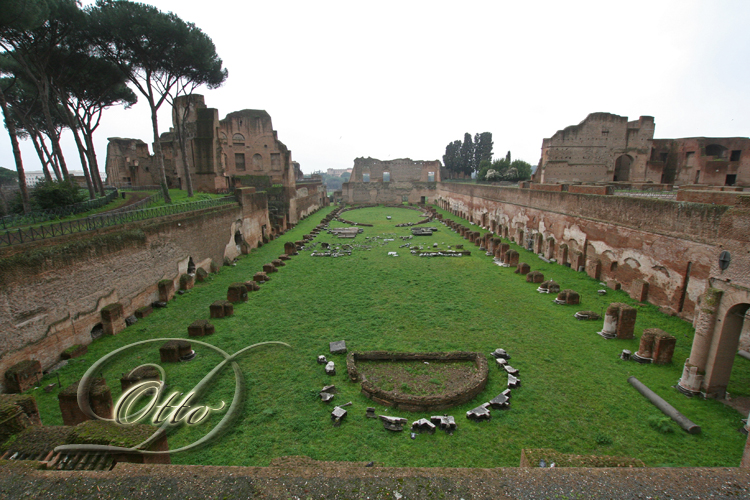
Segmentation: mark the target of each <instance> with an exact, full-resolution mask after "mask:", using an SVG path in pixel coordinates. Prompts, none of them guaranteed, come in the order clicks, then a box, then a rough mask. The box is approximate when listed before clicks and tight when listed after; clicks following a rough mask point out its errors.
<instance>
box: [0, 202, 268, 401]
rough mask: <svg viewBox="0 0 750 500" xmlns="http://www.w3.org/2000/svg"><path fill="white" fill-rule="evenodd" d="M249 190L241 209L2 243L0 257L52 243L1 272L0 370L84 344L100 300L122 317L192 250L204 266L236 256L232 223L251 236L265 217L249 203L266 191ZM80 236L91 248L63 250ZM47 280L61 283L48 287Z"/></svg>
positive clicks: (52, 358) (52, 359)
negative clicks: (42, 254) (22, 242)
mask: <svg viewBox="0 0 750 500" xmlns="http://www.w3.org/2000/svg"><path fill="white" fill-rule="evenodd" d="M254 197H255V198H257V200H256V199H255V198H254ZM249 198H252V200H246V201H247V203H248V205H247V207H245V208H246V209H247V210H245V208H243V207H238V206H237V205H231V206H228V207H225V208H221V209H218V210H215V209H210V210H202V211H198V212H193V213H189V214H178V215H174V216H168V217H161V218H158V219H153V220H149V221H146V222H140V223H132V224H127V225H124V226H118V227H114V228H106V229H100V230H96V231H91V232H85V233H77V234H74V235H68V236H63V237H60V238H54V239H49V240H42V241H38V242H33V243H28V244H25V245H19V246H13V247H8V248H3V249H0V260H2V259H4V258H10V257H12V256H13V255H16V254H19V255H22V254H23V253H24V252H30V253H31V252H45V248H47V247H56V248H54V249H52V251H50V252H49V256H48V257H47V258H45V259H43V260H42V261H34V260H33V259H31V260H29V262H28V264H23V263H20V264H14V265H13V266H11V267H10V268H8V269H6V270H5V271H4V272H3V273H2V274H1V275H0V344H2V345H3V351H2V357H0V373H4V372H5V371H6V370H7V369H8V368H9V367H11V366H13V365H14V364H16V363H18V362H20V361H23V360H24V359H30V358H34V359H38V360H39V361H40V363H41V365H42V368H43V369H46V368H47V367H49V366H51V365H53V364H54V363H57V362H58V361H59V359H60V358H59V356H60V353H61V352H63V351H64V350H65V349H67V348H68V347H70V346H72V345H74V344H81V345H88V344H89V343H91V330H92V328H94V326H95V325H97V324H98V323H103V322H102V318H101V314H100V312H101V310H102V309H103V308H104V307H105V306H107V305H109V304H112V303H114V302H119V303H120V304H122V307H123V314H122V317H123V318H125V317H128V316H130V315H131V314H133V313H134V312H135V311H136V310H137V309H139V308H141V307H144V306H147V305H150V304H151V303H152V302H154V301H157V300H159V290H158V286H157V283H158V282H159V281H160V280H161V279H164V278H165V277H168V278H169V279H170V281H172V282H173V283H174V280H175V279H177V277H178V276H180V275H181V274H183V273H185V272H187V264H188V260H189V258H190V257H192V258H193V261H194V262H195V264H196V266H198V267H203V268H206V269H208V268H210V266H211V262H212V261H214V262H222V261H223V260H224V257H225V256H228V257H230V258H234V257H235V256H236V255H237V250H236V245H235V242H234V234H235V232H236V231H237V230H239V231H240V232H241V234H242V237H243V238H244V239H245V240H247V241H249V242H250V243H251V244H254V243H255V242H256V241H257V240H258V239H259V238H260V234H261V226H262V225H263V224H267V223H268V220H267V215H266V213H267V212H265V210H264V211H254V210H255V209H257V208H258V207H259V206H262V207H264V208H265V207H266V202H265V200H266V198H265V194H263V193H257V194H255V195H250V196H249ZM251 201H252V203H254V205H253V204H252V203H251ZM238 220H240V221H241V222H240V223H238V222H237V221H238ZM85 244H90V245H91V246H90V249H88V248H87V249H86V250H85V251H75V250H70V251H66V248H68V247H70V248H74V247H73V246H72V245H85ZM51 283H59V284H64V286H55V287H54V293H50V289H51V288H50V284H51ZM0 382H2V381H1V380H0ZM1 389H2V388H0V390H1Z"/></svg>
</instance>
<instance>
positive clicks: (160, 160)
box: [149, 99, 172, 203]
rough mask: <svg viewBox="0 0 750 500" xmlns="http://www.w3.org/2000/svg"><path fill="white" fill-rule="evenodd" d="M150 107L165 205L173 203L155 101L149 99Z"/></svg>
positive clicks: (155, 153) (155, 151) (157, 166)
mask: <svg viewBox="0 0 750 500" xmlns="http://www.w3.org/2000/svg"><path fill="white" fill-rule="evenodd" d="M149 105H150V106H151V126H152V127H153V129H154V156H155V157H156V169H157V170H158V171H159V183H160V184H161V190H162V192H163V193H164V203H172V198H171V197H170V196H169V188H168V187H167V176H166V174H165V173H164V155H163V154H162V152H161V142H159V122H158V120H157V119H156V111H157V110H156V106H155V105H154V102H153V99H149Z"/></svg>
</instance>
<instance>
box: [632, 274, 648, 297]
mask: <svg viewBox="0 0 750 500" xmlns="http://www.w3.org/2000/svg"><path fill="white" fill-rule="evenodd" d="M648 287H649V284H648V281H644V280H640V279H638V280H633V284H632V285H630V297H631V298H632V299H633V300H637V301H638V302H646V301H647V300H648Z"/></svg>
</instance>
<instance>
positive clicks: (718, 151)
mask: <svg viewBox="0 0 750 500" xmlns="http://www.w3.org/2000/svg"><path fill="white" fill-rule="evenodd" d="M706 156H713V157H715V158H726V157H727V148H725V147H724V146H722V145H720V144H709V145H708V146H706Z"/></svg>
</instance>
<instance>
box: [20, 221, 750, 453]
mask: <svg viewBox="0 0 750 500" xmlns="http://www.w3.org/2000/svg"><path fill="white" fill-rule="evenodd" d="M328 210H330V209H326V210H324V211H320V212H318V213H316V214H314V215H312V216H311V217H310V218H308V219H307V220H305V221H303V222H302V223H301V224H299V225H298V226H297V227H296V228H295V229H294V230H293V231H291V232H289V233H287V234H286V235H284V236H283V237H282V238H280V239H278V240H275V241H273V242H271V243H269V244H267V245H264V246H263V247H262V248H260V249H257V250H254V251H253V252H252V253H251V254H250V255H248V256H244V257H242V258H241V259H240V260H239V262H238V263H237V265H236V266H235V267H225V268H223V269H222V270H221V272H220V273H219V274H217V275H211V276H210V279H209V281H208V282H206V283H203V284H198V285H196V287H195V288H194V289H193V290H192V291H190V292H189V293H187V294H185V295H183V296H178V297H176V298H175V300H174V301H172V302H170V303H169V305H168V307H167V308H165V309H160V310H155V311H154V313H153V314H152V315H151V316H150V317H148V318H146V319H144V320H141V321H139V322H138V323H137V324H136V325H134V326H132V327H129V328H127V329H126V330H125V331H124V332H122V333H120V334H119V335H117V336H115V337H108V338H103V339H100V340H97V341H95V342H94V343H93V344H92V345H91V346H90V347H89V354H88V355H86V356H85V357H84V358H80V359H76V360H73V361H72V362H71V363H70V364H69V365H68V366H66V367H65V368H63V369H61V370H60V372H59V374H60V378H61V380H62V383H63V385H67V384H70V383H72V382H74V381H75V380H76V379H77V378H79V377H80V376H81V375H82V374H83V373H84V371H85V370H86V369H87V368H88V367H89V366H91V364H92V363H93V362H94V361H96V360H98V359H99V358H101V357H102V356H104V355H105V354H107V353H109V352H111V351H113V350H114V349H116V348H117V347H120V346H124V345H126V344H129V343H132V342H135V341H138V340H144V339H151V338H163V337H183V338H186V337H187V326H188V325H189V324H190V323H191V322H192V321H194V320H196V319H207V318H208V316H209V314H208V306H209V304H211V303H212V302H213V301H215V300H218V299H224V298H226V289H227V287H228V285H229V284H230V283H232V282H235V281H241V280H242V281H244V280H247V279H250V278H251V277H252V275H253V274H254V273H255V272H257V271H260V270H261V267H262V265H263V264H265V263H268V262H270V261H271V260H273V259H275V258H277V257H278V256H279V254H281V253H283V243H284V242H285V241H294V240H299V239H301V237H302V235H303V234H306V233H308V232H309V231H310V230H311V229H312V228H313V227H314V226H315V225H316V224H317V223H319V221H320V220H321V219H322V217H323V216H324V215H325V213H327V211H328ZM441 213H443V214H444V215H446V212H442V211H441ZM386 215H391V216H392V220H391V221H387V220H386ZM451 217H452V216H451ZM345 218H346V219H349V220H353V221H357V222H365V223H371V224H374V225H375V226H374V227H366V228H364V233H363V234H360V235H358V236H357V238H356V239H355V240H354V241H353V243H354V244H355V245H366V244H369V243H368V241H367V240H366V239H365V238H366V237H368V236H377V235H380V236H382V235H384V234H390V235H392V236H390V237H395V238H396V240H395V241H392V242H389V243H386V244H382V239H381V240H378V242H377V243H373V244H372V249H371V250H369V251H367V250H355V251H354V253H353V255H351V256H349V257H339V258H326V257H311V256H310V255H309V252H302V253H301V254H300V255H299V256H296V257H293V259H292V260H291V261H288V262H287V265H286V266H285V267H283V268H281V269H280V271H279V272H278V273H273V274H272V275H271V278H272V279H271V281H270V282H268V283H266V284H264V285H262V287H261V290H260V291H258V292H252V293H251V294H250V297H249V301H248V302H246V303H242V304H236V305H235V314H234V316H232V317H230V318H225V319H217V320H212V322H213V324H214V325H215V326H216V333H215V335H213V336H211V337H205V338H203V339H201V340H203V341H205V342H208V343H211V344H212V345H215V346H218V347H220V348H221V349H223V350H224V351H226V352H227V353H229V354H232V353H235V352H237V351H239V350H240V349H242V348H243V347H245V346H248V345H251V344H253V343H256V342H262V341H269V340H276V341H283V342H287V343H289V344H290V345H291V346H292V348H291V349H288V348H284V347H278V346H269V347H262V348H259V349H258V350H255V351H252V352H249V353H247V354H245V355H243V357H242V358H240V359H239V360H238V364H239V368H240V369H241V372H242V374H243V376H244V381H245V386H244V388H243V391H242V392H243V394H244V401H243V402H242V413H241V415H240V417H239V418H238V419H237V420H236V421H235V422H233V424H232V425H231V427H230V430H229V432H227V433H226V434H225V435H223V436H222V437H220V438H219V439H216V440H214V441H212V442H211V443H210V444H208V445H206V446H205V447H203V448H200V449H198V450H193V451H188V452H184V453H178V454H174V455H173V456H172V461H173V463H185V464H210V465H219V464H228V465H267V464H268V463H269V461H270V460H271V459H272V458H274V457H278V456H284V455H307V456H309V457H312V458H313V459H317V460H350V461H376V462H378V463H382V464H384V465H387V466H426V467H435V466H448V467H459V466H460V467H497V466H517V465H518V463H519V459H520V452H521V449H522V448H554V449H556V450H557V451H560V452H564V453H577V454H596V455H615V456H630V457H634V458H639V459H642V460H643V461H644V462H646V464H647V465H649V466H732V467H734V466H737V465H738V464H739V461H740V457H741V455H742V450H743V447H744V443H745V440H746V437H745V436H744V435H742V434H740V433H739V432H738V429H739V428H740V426H741V424H740V418H741V416H740V415H739V414H738V413H737V412H735V411H734V410H732V409H730V408H728V407H726V406H724V405H722V404H721V403H720V402H717V401H713V400H708V401H704V400H701V399H700V398H692V399H689V398H686V397H685V396H683V395H681V394H679V393H678V392H677V391H676V390H675V389H673V388H672V387H671V386H673V385H674V384H675V383H676V382H677V380H678V378H679V377H680V375H681V371H682V364H683V362H684V360H685V358H686V357H687V356H688V354H689V352H690V346H691V342H692V336H693V329H692V327H691V325H690V324H688V323H686V322H684V321H681V320H679V319H676V318H671V317H667V316H665V315H663V314H661V313H659V312H658V310H657V308H655V307H653V306H651V305H639V306H637V307H638V320H637V323H636V336H637V337H640V334H641V332H642V331H643V329H644V328H651V327H657V328H661V329H663V330H666V331H668V332H670V333H672V334H674V335H675V336H676V337H677V348H676V351H675V355H674V360H675V362H674V363H673V364H672V365H669V366H652V365H640V364H637V363H635V362H625V361H621V360H620V359H619V358H618V355H619V353H620V352H621V351H622V349H630V350H631V351H636V350H637V349H638V340H637V339H636V340H631V341H618V340H609V341H608V340H604V339H603V338H601V337H600V336H598V335H597V334H596V332H597V331H599V330H601V327H602V324H601V321H596V322H586V321H578V320H576V319H574V317H573V314H574V313H575V312H576V311H577V310H583V309H590V310H594V311H597V312H603V311H604V310H605V309H606V307H607V305H608V304H609V303H611V302H627V303H630V304H634V302H633V301H632V300H631V299H630V298H629V297H628V296H627V294H626V293H625V292H622V291H612V290H610V291H609V293H608V294H607V295H606V296H604V297H600V296H599V295H598V294H597V290H598V289H600V288H602V287H601V286H600V285H599V283H598V282H596V281H593V280H591V279H589V278H588V276H586V274H585V273H578V272H575V271H573V270H571V269H569V268H567V267H563V266H559V265H556V264H547V263H545V262H544V261H542V260H540V259H539V258H538V257H537V256H536V255H534V254H532V253H530V252H527V251H525V250H523V249H521V248H520V247H518V246H516V245H513V244H511V246H512V248H515V249H516V250H518V251H519V253H520V254H521V260H522V261H524V262H528V263H529V264H530V265H531V269H532V270H536V271H541V272H542V273H544V275H545V278H547V279H549V278H553V279H555V280H556V281H557V282H559V283H560V284H561V285H562V287H563V288H571V289H573V290H575V291H577V292H579V293H580V294H581V297H582V303H581V305H580V306H560V305H556V304H554V303H553V302H552V300H553V298H554V297H553V296H551V295H546V294H539V293H537V292H536V287H537V285H532V284H530V283H526V282H525V279H524V277H521V276H519V275H517V274H514V273H513V269H509V268H501V267H498V266H496V265H494V264H493V263H492V259H491V258H490V257H487V256H485V255H484V254H483V252H480V251H479V249H478V247H475V246H473V245H470V244H469V243H468V241H465V240H463V239H461V238H460V237H459V236H458V235H457V234H455V233H453V232H451V231H450V230H448V229H447V228H446V227H444V226H443V225H442V224H439V223H438V222H437V221H435V224H434V225H436V226H437V227H438V228H439V232H437V233H435V234H434V235H433V236H431V237H415V238H414V239H413V240H411V241H410V243H412V244H420V243H421V244H423V245H430V246H431V245H432V244H433V243H435V242H437V243H438V244H440V245H441V247H442V248H445V246H446V245H455V244H464V245H465V247H466V248H469V249H471V250H472V255H471V256H470V257H460V258H459V257H450V258H448V257H445V258H424V257H416V256H413V255H411V254H410V253H409V251H408V248H399V246H400V245H402V244H403V242H402V241H401V240H400V239H399V238H398V236H402V235H408V234H410V231H409V228H396V227H395V225H396V224H398V223H402V222H407V221H417V220H419V219H420V214H419V213H418V212H416V211H413V210H408V209H394V208H383V207H379V208H367V209H360V210H355V211H351V212H347V213H346V214H345ZM453 218H455V217H453ZM463 223H464V224H468V223H467V222H466V221H463ZM334 225H341V224H334ZM384 237H388V236H384ZM316 241H320V242H322V241H327V242H331V243H334V242H335V243H340V242H343V243H352V240H338V239H334V238H333V236H331V235H328V234H321V235H320V236H319V237H318V238H317V239H316ZM389 251H396V252H398V253H399V257H389V256H388V255H387V253H388V252H389ZM341 339H346V341H347V346H348V348H349V350H361V351H367V350H393V351H403V352H408V351H419V352H434V351H452V350H463V351H478V352H481V353H489V352H491V351H492V350H494V349H495V348H498V347H502V348H504V349H506V350H507V351H508V353H509V354H510V355H511V361H510V362H511V364H512V365H513V366H514V367H516V368H518V369H519V370H520V378H521V380H522V387H521V388H519V389H515V390H513V398H512V401H511V409H510V410H507V411H493V413H492V415H493V417H492V420H491V421H488V422H481V423H475V422H472V421H469V420H467V419H466V418H465V412H466V411H467V410H470V409H471V408H473V407H475V406H477V405H479V404H482V403H484V402H486V401H488V400H489V399H491V398H493V397H494V396H495V395H497V394H498V393H500V392H501V391H502V390H504V389H505V388H506V383H507V377H506V375H505V374H504V372H500V371H498V370H497V368H496V367H495V366H494V363H493V362H492V360H490V363H491V366H490V379H489V383H488V385H487V388H486V389H485V390H484V391H483V392H482V393H481V394H480V395H479V396H478V397H477V398H476V399H475V400H474V401H472V402H470V403H468V404H465V405H462V406H459V407H456V408H453V409H451V410H447V413H449V414H451V415H454V416H455V418H456V422H457V423H458V430H457V432H456V433H455V434H454V435H452V436H450V435H447V434H445V433H443V432H440V431H438V432H437V433H436V434H435V435H432V436H430V435H417V438H416V439H414V440H412V439H410V436H409V433H408V432H403V433H392V432H389V431H386V430H385V429H384V428H383V426H382V424H381V423H380V421H379V420H374V419H367V418H365V408H366V407H367V406H375V407H376V409H377V410H376V411H377V413H378V414H388V415H395V416H402V417H405V418H407V419H409V422H410V423H411V421H413V420H416V419H418V418H422V417H428V418H429V416H430V414H429V413H409V412H405V411H400V410H391V409H387V408H385V407H383V406H380V405H377V404H374V403H373V402H372V401H370V400H368V399H367V398H365V397H364V396H363V395H362V394H361V393H360V391H359V386H358V385H356V384H354V383H351V382H349V381H348V379H347V376H346V365H345V356H344V355H331V354H330V353H329V352H328V342H330V341H333V340H341ZM160 345H161V342H157V343H152V344H149V345H146V346H142V347H141V348H134V349H132V350H130V351H128V353H127V355H124V356H120V357H119V358H118V359H117V361H115V362H113V363H112V364H111V365H109V366H108V367H107V368H106V369H105V370H104V371H103V375H104V377H105V378H106V379H107V382H108V384H109V386H110V387H111V388H112V392H113V396H114V398H115V400H117V397H118V396H119V395H120V389H119V378H120V376H121V374H122V373H124V372H125V371H127V370H128V369H130V368H133V367H135V366H137V365H138V364H141V363H145V362H152V363H158V362H159V353H158V347H159V346H160ZM194 349H195V350H196V352H197V354H198V355H197V357H196V359H195V360H193V361H191V362H187V363H180V364H175V365H166V366H164V368H165V369H166V371H167V382H168V384H169V389H170V391H171V390H180V391H188V390H190V389H191V388H192V387H193V386H194V385H195V384H196V383H197V382H198V381H199V380H200V379H201V378H202V377H203V376H204V375H205V374H206V373H208V372H209V371H210V370H211V369H212V368H213V367H214V366H215V365H216V364H217V363H218V362H219V361H220V359H221V358H220V356H219V355H218V354H214V353H213V352H211V351H210V350H208V349H206V348H203V347H200V346H197V345H195V344H194ZM320 354H324V355H326V356H327V357H328V359H329V360H330V359H332V360H334V361H335V363H336V368H337V370H336V371H337V373H336V375H335V376H332V377H331V376H327V375H326V374H325V372H324V369H323V365H319V364H317V363H316V357H317V356H318V355H320ZM630 375H634V376H636V377H637V378H638V379H639V380H640V381H641V382H643V383H644V384H646V385H647V386H648V387H650V388H651V389H652V390H654V391H655V392H656V393H658V394H659V395H660V396H662V397H663V398H665V399H666V400H667V401H668V402H670V403H671V404H672V405H673V406H675V407H676V408H677V409H678V410H679V411H681V412H682V413H684V414H685V415H686V416H687V417H688V418H690V419H692V420H693V421H694V422H696V423H697V424H699V425H701V426H702V428H703V432H702V433H701V434H700V435H689V434H687V433H686V432H684V431H682V430H681V429H680V428H679V427H678V426H677V425H676V424H674V423H671V422H669V423H668V424H667V425H666V428H662V429H661V431H659V430H657V427H658V425H654V426H652V425H651V424H654V423H655V422H656V421H658V420H659V417H661V412H660V411H659V410H658V409H656V408H655V407H654V406H653V405H651V404H650V403H649V402H648V401H647V400H646V399H645V398H643V397H642V396H641V395H640V394H639V393H638V392H636V390H635V389H633V388H632V387H631V386H630V385H629V384H628V383H627V378H628V376H630ZM54 380H56V377H55V376H49V377H47V378H46V379H45V381H44V382H43V385H46V384H48V383H50V382H51V381H54ZM331 383H334V384H336V387H337V388H338V389H339V393H338V394H337V395H336V397H335V399H334V403H335V404H343V403H346V402H348V401H352V402H353V405H352V406H349V407H347V408H346V409H347V410H348V411H349V415H348V416H347V418H346V419H345V420H344V422H343V423H342V425H341V427H338V428H334V427H333V426H332V425H331V422H330V416H329V415H330V411H331V410H332V409H333V407H332V405H326V404H324V403H322V402H321V401H320V399H319V398H318V396H317V393H318V391H319V390H320V389H321V388H322V387H323V386H325V385H328V384H331ZM234 389H235V381H234V377H233V376H232V372H231V370H224V372H222V375H221V376H220V377H219V378H218V379H217V380H216V381H215V383H214V384H213V385H212V387H211V389H210V391H209V393H208V394H209V396H208V397H206V398H203V399H202V400H201V401H200V404H209V405H211V406H214V407H216V406H218V405H219V404H220V401H225V402H227V403H229V402H230V401H231V400H232V395H233V393H234ZM729 392H730V393H731V394H733V395H744V396H748V395H750V362H748V361H747V360H744V359H742V358H739V357H738V358H737V359H736V361H735V367H734V370H733V374H732V382H731V384H730V387H729ZM34 394H35V395H36V397H37V401H38V404H39V407H40V411H41V412H42V420H43V422H44V423H45V424H48V425H59V424H61V423H62V422H61V417H60V412H59V409H58V405H57V391H53V392H52V393H49V394H46V393H44V392H43V391H41V390H36V391H34ZM441 413H443V412H441ZM222 415H224V412H219V413H216V414H214V416H213V417H212V419H211V421H210V423H202V424H199V425H196V426H192V427H184V426H183V427H180V428H179V429H177V430H176V432H174V433H172V434H171V435H170V436H169V444H170V448H171V449H175V448H177V447H178V446H183V445H186V444H189V443H190V442H193V441H195V440H196V439H198V438H200V437H201V436H203V435H204V434H205V433H206V432H207V431H208V430H209V429H210V428H211V427H212V426H213V425H215V424H216V423H217V422H218V420H219V419H220V418H221V417H222ZM664 431H666V432H664ZM669 431H671V432H669Z"/></svg>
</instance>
